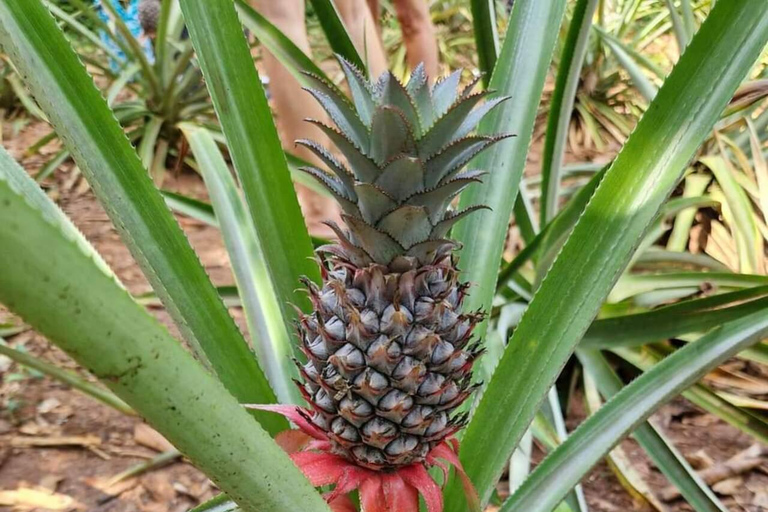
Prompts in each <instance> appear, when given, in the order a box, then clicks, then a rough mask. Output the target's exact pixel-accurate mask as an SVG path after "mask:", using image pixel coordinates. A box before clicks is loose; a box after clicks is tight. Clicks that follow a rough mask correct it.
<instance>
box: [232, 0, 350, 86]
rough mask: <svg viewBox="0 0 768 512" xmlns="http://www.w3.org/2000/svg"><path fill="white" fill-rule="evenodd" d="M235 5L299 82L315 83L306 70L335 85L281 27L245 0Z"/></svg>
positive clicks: (311, 84) (242, 16)
mask: <svg viewBox="0 0 768 512" xmlns="http://www.w3.org/2000/svg"><path fill="white" fill-rule="evenodd" d="M235 6H236V7H237V12H238V13H239V14H240V19H241V20H242V21H243V25H245V26H246V27H247V28H248V30H250V31H252V32H253V34H254V35H255V36H256V38H257V39H258V40H259V42H260V43H261V44H263V45H264V47H265V48H266V49H267V50H269V53H271V54H272V55H274V56H275V58H276V59H277V60H278V61H280V63H281V64H282V65H283V66H285V69H287V70H288V71H289V72H290V73H291V74H292V75H293V77H294V78H296V80H297V81H298V82H299V83H302V84H305V85H307V86H314V84H313V83H312V82H310V81H308V80H307V77H306V76H305V75H304V74H303V73H302V71H306V72H309V73H312V74H313V75H316V76H319V77H321V78H323V79H325V81H326V82H327V83H329V84H331V85H332V86H333V87H335V85H333V81H332V80H331V79H329V78H328V77H327V76H326V75H325V72H324V71H323V70H322V69H321V68H320V67H319V66H318V65H317V64H315V63H314V62H313V61H312V59H311V58H309V57H308V56H307V55H306V54H305V53H304V52H303V51H302V50H301V48H299V47H298V46H296V44H295V43H294V42H293V41H291V39H290V38H289V37H288V36H286V35H285V34H283V33H282V32H281V31H280V29H278V28H277V27H276V26H274V25H273V24H272V23H270V22H269V20H267V19H266V18H265V17H264V16H262V15H261V14H259V13H258V12H257V11H256V10H255V9H254V8H253V7H251V6H250V5H248V4H247V3H246V2H245V0H236V1H235Z"/></svg>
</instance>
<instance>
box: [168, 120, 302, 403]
mask: <svg viewBox="0 0 768 512" xmlns="http://www.w3.org/2000/svg"><path fill="white" fill-rule="evenodd" d="M181 130H182V131H183V132H184V135H185V136H186V138H187V140H188V141H189V145H190V148H191V149H192V152H193V153H194V155H195V160H196V161H197V163H198V165H199V167H200V171H201V173H202V175H203V179H205V185H206V188H207V190H208V194H209V195H210V197H211V202H212V204H213V208H214V210H215V211H216V218H217V220H218V223H219V225H220V227H221V232H222V235H223V238H224V243H225V245H226V247H227V252H228V253H229V259H230V262H231V263H232V270H233V271H234V274H235V281H236V282H237V288H238V290H239V292H240V293H239V295H240V298H241V299H242V303H243V309H244V311H245V318H246V321H247V323H248V331H249V332H250V333H251V344H252V346H253V349H254V350H255V352H256V355H257V356H258V359H259V364H260V366H261V368H262V370H263V371H264V373H266V375H267V378H268V379H269V382H270V384H271V385H272V389H274V390H275V393H276V394H277V397H278V399H279V400H280V402H281V403H285V404H287V403H296V404H299V403H302V400H301V396H300V395H299V393H298V390H297V389H296V386H295V385H294V383H293V379H294V378H297V377H298V372H296V367H295V365H294V364H293V357H294V353H293V346H294V343H293V342H292V341H293V338H292V336H291V332H290V331H289V330H288V329H289V326H290V325H291V324H290V322H288V321H287V320H286V319H285V318H284V317H283V315H282V312H281V309H280V302H279V298H278V296H277V294H276V293H275V289H274V288H273V286H272V280H271V279H270V276H269V270H268V269H267V267H266V264H265V262H264V251H263V249H262V248H261V247H260V246H259V241H258V238H257V237H256V231H255V230H254V228H253V220H252V219H251V215H250V214H249V213H248V210H247V209H246V207H245V204H244V202H243V199H242V197H241V196H240V192H239V190H238V189H237V185H236V184H235V180H234V178H233V177H232V174H231V173H230V170H229V167H228V166H227V163H226V161H225V160H224V156H223V155H222V154H221V151H220V150H219V148H218V147H217V145H216V141H214V140H213V137H212V136H211V135H210V133H209V132H208V131H207V130H206V129H205V128H199V127H196V126H194V125H188V124H187V125H181Z"/></svg>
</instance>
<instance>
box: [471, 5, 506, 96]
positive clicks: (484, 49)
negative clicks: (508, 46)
mask: <svg viewBox="0 0 768 512" xmlns="http://www.w3.org/2000/svg"><path fill="white" fill-rule="evenodd" d="M470 7H471V9H472V28H473V30H474V32H475V45H476V47H477V60H478V63H479V64H480V71H481V72H482V73H483V74H484V75H483V85H485V86H486V87H488V84H489V82H490V80H491V75H492V74H493V68H494V67H495V66H496V58H497V57H498V55H499V29H498V28H497V27H496V2H495V0H471V1H470Z"/></svg>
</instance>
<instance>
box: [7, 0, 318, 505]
mask: <svg viewBox="0 0 768 512" xmlns="http://www.w3.org/2000/svg"><path fill="white" fill-rule="evenodd" d="M25 1H26V0H25ZM4 5H7V4H4ZM3 14H7V12H4V13H3ZM7 19H8V18H7V17H5V16H4V17H3V20H4V21H5V20H7ZM50 208H53V206H52V205H51V206H50V207H49V209H50ZM62 215H63V214H60V215H59V216H57V217H53V216H51V215H49V214H48V213H47V212H46V211H45V210H44V209H41V208H39V207H37V205H35V204H34V203H33V202H31V201H29V200H28V199H27V198H26V197H25V196H24V195H23V191H21V190H19V189H18V188H17V187H14V186H13V184H12V183H10V182H9V181H7V180H6V179H4V178H2V177H0V217H2V219H3V222H2V223H0V246H2V247H3V250H2V251H0V302H1V303H3V304H5V305H6V306H7V307H8V308H9V309H10V310H11V311H13V312H14V313H16V314H18V315H19V316H20V317H21V318H23V319H24V320H25V321H26V322H27V323H29V324H30V325H31V326H33V327H34V328H35V329H37V330H38V332H40V333H41V334H43V335H45V336H47V337H48V338H49V339H51V340H52V341H54V342H55V343H56V344H57V345H58V346H59V347H61V348H62V349H63V350H64V351H65V352H67V353H68V354H69V355H70V356H71V357H73V358H74V359H75V360H76V361H77V362H78V363H80V364H81V365H82V366H83V367H84V368H86V369H87V370H88V371H90V372H91V373H93V374H94V375H95V376H97V377H98V378H99V379H100V380H101V381H102V382H104V384H106V385H107V386H108V387H109V388H110V389H111V390H112V391H113V392H114V393H115V394H116V395H117V396H119V397H120V398H121V399H122V400H124V401H125V402H126V403H128V404H129V405H130V406H131V407H132V408H133V409H134V410H136V411H137V412H138V413H139V414H141V416H142V417H144V418H145V419H146V420H147V421H148V422H149V423H150V424H151V425H152V426H153V427H154V428H156V429H157V430H158V431H159V432H161V433H162V434H163V435H164V436H165V437H167V438H168V440H169V441H170V442H171V443H173V444H174V446H176V447H178V448H179V450H180V451H182V452H183V453H184V454H185V455H186V456H187V457H189V458H190V459H191V460H192V461H193V462H194V463H195V464H196V465H197V466H198V467H199V468H200V469H202V470H203V471H205V472H206V473H207V474H208V476H209V477H210V478H211V479H213V481H214V482H216V484H217V485H218V486H219V487H220V488H221V489H222V490H224V491H225V492H227V494H228V495H229V496H231V497H232V498H233V499H235V501H237V502H238V504H239V505H240V506H241V507H243V509H244V510H247V511H251V512H257V511H263V510H270V511H271V510H274V511H284V512H294V511H296V510H318V511H321V510H327V508H326V507H325V504H324V502H323V500H322V498H321V497H320V495H319V494H317V493H316V492H315V491H314V489H313V488H312V486H311V484H310V483H309V482H307V480H306V479H305V478H304V477H303V476H302V474H301V472H300V471H299V470H298V468H296V466H295V465H294V464H293V463H292V462H291V460H290V459H289V458H288V457H287V455H286V454H285V453H284V452H283V450H282V449H281V448H280V447H279V446H278V445H277V444H276V443H274V441H272V439H271V438H270V436H269V434H268V433H267V432H266V431H264V430H263V429H262V428H261V427H260V426H259V424H258V423H257V422H256V421H255V420H254V419H253V418H252V417H250V416H249V415H248V413H247V412H246V411H245V410H244V409H243V408H242V406H241V405H240V404H239V403H238V401H237V400H236V399H235V398H234V397H233V396H232V395H231V394H230V393H229V392H228V391H227V390H226V389H225V388H224V387H223V386H222V385H221V383H220V382H218V381H217V380H216V379H215V377H214V376H213V375H211V374H210V373H209V372H208V371H206V370H205V368H203V366H202V365H201V364H200V363H198V362H197V361H195V360H194V358H193V357H192V355H191V354H190V353H189V352H188V351H187V350H186V349H185V348H184V347H183V346H182V345H181V343H179V342H178V341H176V340H175V339H173V338H172V337H171V335H170V334H169V333H168V331H167V330H166V329H165V327H163V326H162V325H161V324H160V323H159V322H158V321H157V320H156V319H155V318H154V317H152V316H151V315H149V314H148V313H147V312H146V311H145V310H144V309H143V308H142V307H141V306H139V305H138V304H137V303H136V302H135V301H134V300H133V298H132V297H131V296H130V295H129V294H128V293H127V291H126V290H125V289H123V288H122V287H121V286H120V285H119V284H118V283H117V282H116V281H115V279H114V277H113V276H111V275H109V274H106V273H105V272H104V271H103V270H102V269H100V268H99V266H98V265H96V264H94V262H93V260H92V259H91V255H92V253H93V252H94V249H93V248H91V247H89V246H83V244H82V243H80V242H79V241H78V240H76V239H73V238H72V236H71V235H70V234H69V233H68V229H67V228H66V226H62V225H61V222H60V216H62Z"/></svg>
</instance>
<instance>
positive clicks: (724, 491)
mask: <svg viewBox="0 0 768 512" xmlns="http://www.w3.org/2000/svg"><path fill="white" fill-rule="evenodd" d="M743 488H744V479H743V478H741V477H740V476H735V477H733V478H728V479H726V480H723V481H722V482H717V483H716V484H715V485H713V486H712V490H713V491H715V492H716V493H717V494H720V495H721V496H733V495H734V494H736V493H738V492H739V491H740V490H741V489H743Z"/></svg>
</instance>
